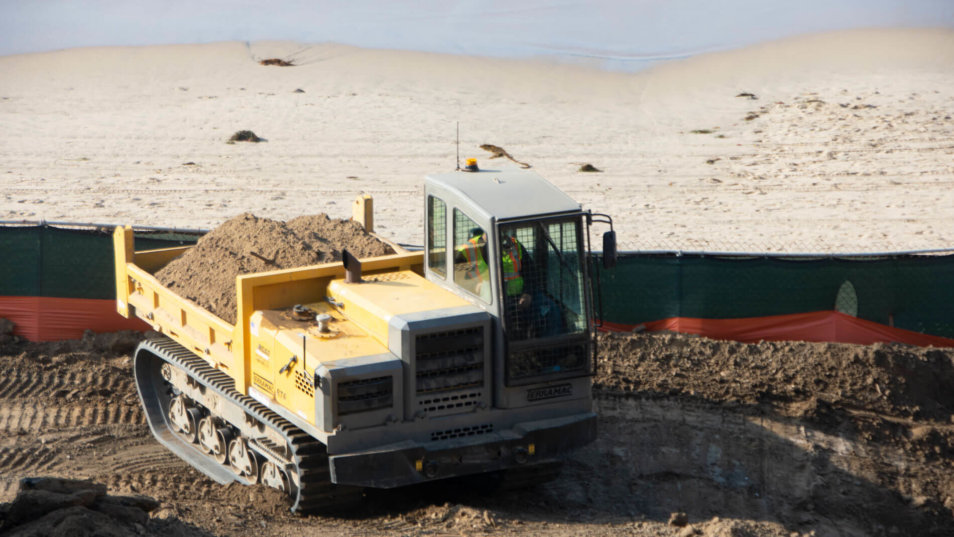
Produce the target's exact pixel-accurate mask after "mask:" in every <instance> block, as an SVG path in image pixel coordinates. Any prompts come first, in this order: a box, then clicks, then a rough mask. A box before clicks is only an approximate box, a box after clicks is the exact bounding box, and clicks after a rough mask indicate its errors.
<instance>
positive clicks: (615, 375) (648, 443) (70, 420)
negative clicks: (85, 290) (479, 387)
mask: <svg viewBox="0 0 954 537" xmlns="http://www.w3.org/2000/svg"><path fill="white" fill-rule="evenodd" d="M134 341H135V337H134V335H125V336H123V337H107V336H95V337H94V336H93V335H89V336H88V337H87V338H86V339H84V340H80V341H74V342H53V343H42V344H40V343H25V342H18V341H14V340H12V339H10V338H8V339H7V340H5V342H2V344H0V501H4V502H9V501H12V499H13V496H14V494H15V492H16V488H17V483H18V481H19V480H20V479H21V478H23V477H31V476H38V475H48V476H55V477H65V478H81V479H87V478H89V479H95V480H96V481H97V482H99V483H103V484H105V485H106V486H107V487H108V488H109V493H110V494H122V495H127V494H143V495H147V496H150V497H153V498H156V499H157V500H158V501H159V504H160V505H159V507H158V508H157V509H156V510H155V511H154V513H153V514H152V515H151V516H152V517H162V518H164V519H176V520H182V521H183V522H184V523H185V526H181V527H184V528H193V527H195V528H196V529H195V533H189V534H188V535H207V534H208V533H206V532H209V533H211V534H214V535H242V536H246V535H248V536H251V535H255V536H256V537H268V536H278V535H287V534H290V532H305V533H307V532H309V531H316V530H318V529H322V531H324V532H325V533H327V534H330V535H354V534H362V535H364V534H381V535H384V534H424V533H433V534H441V533H442V532H443V533H448V532H449V533H453V534H460V533H464V534H471V533H474V532H476V533H485V532H495V533H500V534H504V535H531V534H533V535H536V534H546V535H560V536H569V535H579V534H591V535H597V534H603V533H609V532H624V533H626V534H631V535H677V534H678V532H679V531H683V530H685V528H676V527H673V526H670V525H668V520H669V518H670V515H671V514H672V513H676V512H683V513H686V515H687V516H688V520H689V523H690V528H691V529H692V530H698V531H700V532H702V533H701V534H702V535H749V536H773V537H774V536H785V537H788V536H790V535H791V534H793V533H794V534H797V535H810V534H811V532H813V531H814V532H815V535H817V536H827V535H850V536H854V535H858V536H861V535H866V536H867V535H872V536H879V535H884V536H889V535H911V536H915V535H917V536H922V535H927V536H942V535H951V534H954V422H952V415H954V406H952V404H951V400H950V390H946V389H944V387H946V386H951V385H952V382H954V381H952V375H954V349H931V348H926V349H922V348H915V347H909V346H903V345H873V346H860V345H847V344H827V343H800V342H765V343H760V344H742V343H734V342H723V341H714V340H709V339H705V338H698V337H691V336H685V335H677V334H639V335H633V334H603V335H601V336H600V349H601V356H602V358H601V360H600V363H599V373H598V375H597V377H596V378H595V383H596V386H595V388H594V395H595V397H596V406H597V409H598V412H599V415H600V418H599V437H598V439H597V441H596V442H595V443H594V444H592V445H590V446H588V447H586V448H584V449H582V450H580V451H579V452H577V453H575V454H573V455H572V456H571V457H570V458H569V460H568V461H567V463H566V465H565V467H564V470H563V473H562V475H561V476H560V477H559V478H558V479H557V480H556V481H554V482H551V483H548V484H545V485H541V486H539V487H536V488H535V489H532V490H530V491H511V492H505V493H497V494H487V493H479V492H474V491H475V490H477V489H478V487H476V486H472V482H471V481H468V480H463V481H461V482H455V483H454V484H453V485H451V486H443V487H442V486H438V487H414V488H408V489H399V490H395V491H380V492H375V493H373V494H369V495H368V498H367V501H366V502H365V506H364V507H363V509H362V510H361V511H360V512H359V513H357V514H354V513H352V514H349V515H348V516H347V517H343V518H336V517H305V518H301V517H294V516H292V515H289V514H287V513H285V511H284V507H283V506H282V505H281V500H280V498H279V496H280V495H277V494H271V492H273V491H268V490H264V489H261V488H260V487H241V486H238V485H231V486H227V487H222V486H219V485H217V484H215V483H213V482H211V481H209V480H208V479H206V478H204V477H203V476H201V475H199V474H198V473H196V472H195V471H194V470H192V469H190V468H189V467H188V466H187V465H186V464H185V463H183V462H181V461H180V460H178V459H177V458H176V457H175V456H173V455H171V454H169V453H168V452H166V451H165V450H164V449H163V448H162V447H161V446H159V445H158V444H157V443H156V442H155V441H154V440H153V439H152V438H151V436H150V434H149V430H148V428H147V426H146V425H145V422H144V420H143V416H142V412H141V410H140V409H139V406H138V401H137V396H136V393H135V388H134V386H133V383H132V371H131V364H130V360H129V357H128V355H127V354H126V353H128V352H129V348H130V345H131V343H133V342H134ZM721 373H724V374H721ZM869 377H870V378H871V379H873V380H872V381H871V382H869V381H868V378H869ZM0 511H2V509H0ZM263 521H264V522H265V523H266V524H265V527H263V526H262V524H261V523H262V522H263ZM177 527H179V526H177ZM190 531H192V530H190ZM687 535H688V534H687Z"/></svg>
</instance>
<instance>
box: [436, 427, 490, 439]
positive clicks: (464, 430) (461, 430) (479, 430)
mask: <svg viewBox="0 0 954 537" xmlns="http://www.w3.org/2000/svg"><path fill="white" fill-rule="evenodd" d="M492 432H494V426H493V425H492V424H490V423H484V424H483V425H472V426H469V427H457V428H455V429H447V430H446V431H434V432H433V433H431V442H435V441H437V440H449V439H451V438H465V437H468V436H477V435H481V434H490V433H492Z"/></svg>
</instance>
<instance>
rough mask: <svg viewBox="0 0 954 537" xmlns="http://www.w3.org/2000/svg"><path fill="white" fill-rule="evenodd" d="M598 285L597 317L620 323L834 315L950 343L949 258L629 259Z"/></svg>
mask: <svg viewBox="0 0 954 537" xmlns="http://www.w3.org/2000/svg"><path fill="white" fill-rule="evenodd" d="M596 264H597V265H598V263H596ZM599 279H600V282H601V292H600V295H599V296H600V298H601V301H602V318H603V319H605V320H607V321H611V322H615V323H621V324H632V325H635V324H639V323H643V322H649V321H655V320H659V319H666V318H669V317H695V318H707V319H732V318H744V317H763V316H768V315H784V314H791V313H805V312H811V311H825V310H839V311H842V312H845V313H850V314H853V315H855V316H857V317H858V318H861V319H866V320H870V321H874V322H878V323H881V324H885V325H892V326H896V327H898V328H903V329H906V330H913V331H916V332H921V333H925V334H931V335H936V336H943V337H954V255H943V256H906V255H899V256H890V257H876V258H874V257H863V258H861V257H859V258H854V257H852V258H785V257H768V256H766V257H757V258H756V257H748V258H741V257H720V256H716V255H675V254H672V255H649V254H638V253H626V254H621V255H620V258H619V264H618V265H617V266H616V267H615V268H613V269H610V270H602V269H600V270H599Z"/></svg>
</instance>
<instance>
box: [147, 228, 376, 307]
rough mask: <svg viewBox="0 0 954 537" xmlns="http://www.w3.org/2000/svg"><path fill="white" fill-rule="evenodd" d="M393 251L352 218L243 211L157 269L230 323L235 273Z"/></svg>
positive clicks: (182, 292) (166, 282)
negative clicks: (266, 215)
mask: <svg viewBox="0 0 954 537" xmlns="http://www.w3.org/2000/svg"><path fill="white" fill-rule="evenodd" d="M345 248H347V249H348V251H349V252H351V254H352V255H354V256H355V257H359V258H362V257H374V256H380V255H387V254H392V253H394V250H393V249H391V247H390V246H388V245H387V244H386V243H384V242H383V241H381V240H379V239H377V238H375V237H374V236H373V235H370V234H369V233H367V232H366V231H365V230H364V228H362V227H361V226H360V225H359V224H358V223H356V222H354V221H353V220H339V219H333V218H329V217H328V215H325V214H318V215H311V216H299V217H297V218H293V219H291V220H289V221H288V222H282V221H278V220H270V219H268V218H259V217H257V216H255V215H253V214H249V213H245V214H240V215H238V216H236V217H234V218H231V219H229V220H227V221H226V222H225V223H223V224H222V225H220V226H218V227H216V228H215V229H214V230H212V231H210V232H209V233H206V234H205V235H203V236H202V238H200V239H199V241H198V243H196V245H195V247H193V248H191V249H189V250H188V251H187V252H186V253H184V254H182V255H181V256H179V257H177V258H176V259H174V260H173V261H172V262H171V263H169V264H168V265H166V266H165V267H163V268H162V269H161V270H160V271H158V272H157V273H156V278H158V279H159V281H160V282H162V284H163V285H165V286H166V287H168V288H170V289H172V290H173V291H175V292H176V293H178V294H180V295H182V296H184V297H186V298H189V299H191V300H193V301H194V302H196V303H197V304H199V305H200V306H202V307H204V308H207V309H208V310H209V311H211V312H212V313H215V314H216V315H218V316H219V317H221V318H222V319H225V320H226V321H228V322H230V323H234V322H235V314H236V303H235V277H236V276H238V275H239V274H250V273H255V272H265V271H269V270H278V269H285V268H294V267H301V266H305V265H317V264H319V263H328V262H331V261H339V260H340V259H341V251H342V250H343V249H345Z"/></svg>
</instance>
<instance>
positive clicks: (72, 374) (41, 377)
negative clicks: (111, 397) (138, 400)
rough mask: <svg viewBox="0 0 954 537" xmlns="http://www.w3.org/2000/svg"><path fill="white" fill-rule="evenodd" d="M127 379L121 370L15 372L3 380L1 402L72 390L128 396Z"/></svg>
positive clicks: (1, 381)
mask: <svg viewBox="0 0 954 537" xmlns="http://www.w3.org/2000/svg"><path fill="white" fill-rule="evenodd" d="M111 373H112V374H111ZM126 376H127V375H126V374H125V373H124V372H121V371H116V372H112V371H102V370H97V371H66V372H59V371H37V370H29V369H28V370H18V369H14V370H12V371H8V372H7V374H6V375H5V376H4V377H2V378H0V400H2V399H21V398H24V397H36V396H50V395H55V394H57V393H58V392H59V391H60V390H65V389H69V388H74V389H76V388H82V389H84V390H90V389H92V390H100V391H102V390H109V391H110V392H124V393H125V392H130V391H132V379H131V378H126Z"/></svg>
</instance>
